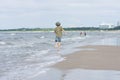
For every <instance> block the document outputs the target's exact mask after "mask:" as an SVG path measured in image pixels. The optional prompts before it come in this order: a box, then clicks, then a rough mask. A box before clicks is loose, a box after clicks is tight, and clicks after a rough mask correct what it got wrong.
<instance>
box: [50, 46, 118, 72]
mask: <svg viewBox="0 0 120 80" xmlns="http://www.w3.org/2000/svg"><path fill="white" fill-rule="evenodd" d="M80 49H83V50H82V51H77V52H75V53H73V54H70V55H66V56H65V60H64V61H62V62H59V63H57V64H55V65H54V66H52V67H55V68H58V69H60V70H71V69H79V68H80V69H92V70H119V71H120V46H84V47H80ZM87 49H88V50H87Z"/></svg>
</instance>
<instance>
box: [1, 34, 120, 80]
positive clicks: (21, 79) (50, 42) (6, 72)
mask: <svg viewBox="0 0 120 80" xmlns="http://www.w3.org/2000/svg"><path fill="white" fill-rule="evenodd" d="M79 33H80V32H66V33H65V34H63V38H62V47H61V49H60V51H59V52H58V51H57V50H56V49H55V48H54V43H55V42H54V38H55V35H54V33H53V32H1V33H0V80H25V77H26V76H27V78H29V77H30V76H32V75H33V74H34V75H37V74H40V73H42V72H47V71H48V70H47V69H46V68H49V66H51V65H53V64H55V63H57V62H60V61H62V60H64V57H62V56H61V54H62V55H67V54H70V53H72V52H74V51H76V50H78V49H76V47H79V46H85V45H101V44H102V45H114V46H120V33H106V32H87V36H80V35H79ZM51 35H52V36H51ZM40 75H41V74H40ZM27 78H26V80H27ZM29 79H30V78H29ZM29 79H28V80H29ZM34 80H35V79H34ZM36 80H37V79H36ZM46 80H47V79H46Z"/></svg>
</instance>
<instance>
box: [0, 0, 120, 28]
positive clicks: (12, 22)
mask: <svg viewBox="0 0 120 80" xmlns="http://www.w3.org/2000/svg"><path fill="white" fill-rule="evenodd" d="M57 21H59V22H61V23H62V26H63V27H75V26H98V25H99V24H101V23H110V24H115V25H116V23H117V21H120V0H0V29H7V28H8V29H10V28H23V27H25V28H36V27H39V28H40V27H42V28H47V27H50V28H54V27H55V25H54V24H55V22H57Z"/></svg>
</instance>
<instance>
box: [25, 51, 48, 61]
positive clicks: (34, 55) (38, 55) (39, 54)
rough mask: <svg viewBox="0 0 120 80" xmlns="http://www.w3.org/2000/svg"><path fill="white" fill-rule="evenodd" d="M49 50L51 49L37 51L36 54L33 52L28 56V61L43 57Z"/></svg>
mask: <svg viewBox="0 0 120 80" xmlns="http://www.w3.org/2000/svg"><path fill="white" fill-rule="evenodd" d="M48 52H49V49H47V50H41V51H37V52H35V53H34V54H31V55H30V56H28V57H26V61H34V60H41V57H42V56H43V55H45V54H47V53H48Z"/></svg>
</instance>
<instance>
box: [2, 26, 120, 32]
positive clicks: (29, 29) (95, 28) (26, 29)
mask: <svg viewBox="0 0 120 80" xmlns="http://www.w3.org/2000/svg"><path fill="white" fill-rule="evenodd" d="M64 29H65V30H66V31H80V30H90V31H94V30H120V26H116V27H114V28H106V29H102V28H97V27H71V28H64ZM53 30H54V29H53V28H19V29H4V30H0V31H53Z"/></svg>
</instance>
